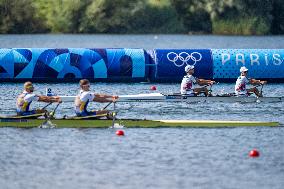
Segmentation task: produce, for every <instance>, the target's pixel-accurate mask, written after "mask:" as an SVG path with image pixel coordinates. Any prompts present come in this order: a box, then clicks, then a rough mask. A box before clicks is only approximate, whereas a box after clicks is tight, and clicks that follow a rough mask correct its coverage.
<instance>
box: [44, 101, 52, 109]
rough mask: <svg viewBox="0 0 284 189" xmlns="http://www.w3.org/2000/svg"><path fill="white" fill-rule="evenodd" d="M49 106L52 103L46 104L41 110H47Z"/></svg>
mask: <svg viewBox="0 0 284 189" xmlns="http://www.w3.org/2000/svg"><path fill="white" fill-rule="evenodd" d="M50 104H52V102H50V103H48V104H47V105H45V106H44V107H43V108H42V110H44V109H45V108H47V107H48V106H49V105H50Z"/></svg>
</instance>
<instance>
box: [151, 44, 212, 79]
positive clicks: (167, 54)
mask: <svg viewBox="0 0 284 189" xmlns="http://www.w3.org/2000/svg"><path fill="white" fill-rule="evenodd" d="M150 54H151V57H152V61H153V62H152V64H153V65H155V66H154V67H153V69H151V71H150V78H151V80H152V81H163V82H174V81H178V82H179V81H181V79H182V77H183V76H184V75H185V74H186V73H185V71H184V68H185V66H187V65H194V66H195V68H196V69H195V76H196V77H198V78H212V77H213V64H212V58H211V51H210V50H209V49H155V50H153V51H152V52H150Z"/></svg>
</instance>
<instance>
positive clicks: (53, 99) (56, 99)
mask: <svg viewBox="0 0 284 189" xmlns="http://www.w3.org/2000/svg"><path fill="white" fill-rule="evenodd" d="M38 101H40V102H58V103H61V102H62V100H61V98H60V97H59V96H43V95H42V96H39V99H38Z"/></svg>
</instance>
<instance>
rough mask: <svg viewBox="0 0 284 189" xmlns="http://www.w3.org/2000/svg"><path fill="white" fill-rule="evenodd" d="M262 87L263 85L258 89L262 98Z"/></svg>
mask: <svg viewBox="0 0 284 189" xmlns="http://www.w3.org/2000/svg"><path fill="white" fill-rule="evenodd" d="M263 85H264V84H261V88H260V95H261V96H262V89H263Z"/></svg>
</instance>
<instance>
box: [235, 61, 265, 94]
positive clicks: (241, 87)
mask: <svg viewBox="0 0 284 189" xmlns="http://www.w3.org/2000/svg"><path fill="white" fill-rule="evenodd" d="M240 72H241V75H240V76H239V77H238V79H237V81H236V85H235V93H236V95H245V96H248V95H249V94H250V93H254V94H255V95H256V96H258V97H262V94H261V93H260V92H259V90H258V89H257V88H256V87H253V88H250V89H247V88H246V84H252V85H264V84H266V83H267V81H261V80H256V79H249V78H247V75H248V69H247V68H246V67H245V66H243V67H241V68H240Z"/></svg>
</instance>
